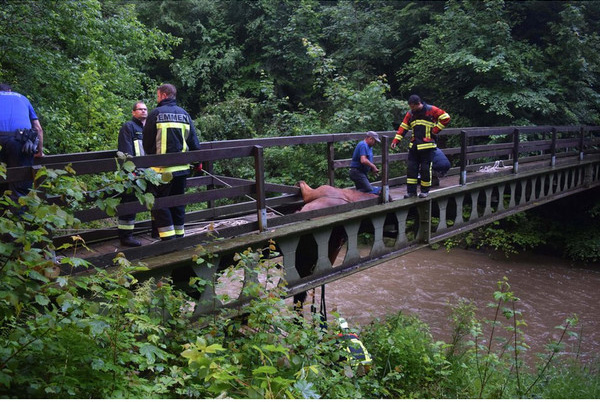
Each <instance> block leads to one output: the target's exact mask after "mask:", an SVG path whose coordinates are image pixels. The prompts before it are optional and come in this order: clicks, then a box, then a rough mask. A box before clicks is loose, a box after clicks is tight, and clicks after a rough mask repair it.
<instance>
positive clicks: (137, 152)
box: [133, 140, 146, 156]
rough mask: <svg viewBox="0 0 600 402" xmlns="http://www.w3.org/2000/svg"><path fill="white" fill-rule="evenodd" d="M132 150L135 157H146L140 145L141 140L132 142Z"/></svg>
mask: <svg viewBox="0 0 600 402" xmlns="http://www.w3.org/2000/svg"><path fill="white" fill-rule="evenodd" d="M133 150H134V152H135V156H144V155H146V153H145V152H144V147H143V145H142V140H134V141H133Z"/></svg>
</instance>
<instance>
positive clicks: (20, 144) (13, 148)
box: [0, 84, 44, 197]
mask: <svg viewBox="0 0 600 402" xmlns="http://www.w3.org/2000/svg"><path fill="white" fill-rule="evenodd" d="M34 132H37V141H35V135H34ZM23 133H30V134H31V135H33V139H32V140H30V142H29V143H28V142H27V141H26V140H25V137H24V134H23ZM43 142H44V131H43V130H42V126H41V125H40V121H39V119H38V117H37V115H36V113H35V111H34V110H33V106H31V103H30V102H29V100H28V99H27V98H26V97H25V96H23V95H21V94H19V93H17V92H13V91H12V88H11V87H10V85H8V84H0V146H2V149H1V150H0V162H4V163H6V167H7V168H11V167H19V166H31V165H33V158H34V157H38V158H40V157H42V156H44V152H43V149H44V148H43ZM34 144H36V145H37V146H36V145H34ZM31 186H32V181H31V180H28V181H23V182H14V183H11V184H10V186H9V188H10V190H12V191H13V195H14V196H16V197H18V196H23V195H26V194H27V193H28V192H29V189H30V188H31ZM0 190H3V189H0Z"/></svg>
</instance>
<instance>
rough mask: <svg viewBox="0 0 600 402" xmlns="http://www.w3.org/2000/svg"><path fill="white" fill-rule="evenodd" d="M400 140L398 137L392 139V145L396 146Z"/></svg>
mask: <svg viewBox="0 0 600 402" xmlns="http://www.w3.org/2000/svg"><path fill="white" fill-rule="evenodd" d="M399 142H400V141H398V139H397V138H394V140H393V141H392V147H395V146H396V145H398V143H399Z"/></svg>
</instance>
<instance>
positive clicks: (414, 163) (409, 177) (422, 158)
mask: <svg viewBox="0 0 600 402" xmlns="http://www.w3.org/2000/svg"><path fill="white" fill-rule="evenodd" d="M434 152H435V148H427V149H421V150H417V146H416V145H413V146H412V147H411V148H410V149H409V150H408V163H407V171H406V192H407V193H410V194H416V193H417V184H418V183H419V173H420V174H421V180H420V181H421V192H422V193H427V192H429V188H430V187H431V168H432V161H433V154H434Z"/></svg>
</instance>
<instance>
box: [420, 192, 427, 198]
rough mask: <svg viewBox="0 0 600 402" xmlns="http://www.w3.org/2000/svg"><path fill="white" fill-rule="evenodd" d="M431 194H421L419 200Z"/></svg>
mask: <svg viewBox="0 0 600 402" xmlns="http://www.w3.org/2000/svg"><path fill="white" fill-rule="evenodd" d="M428 195H429V192H426V193H421V194H419V198H427V196H428Z"/></svg>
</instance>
